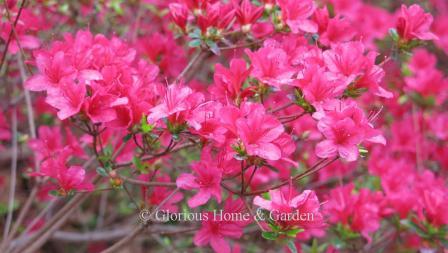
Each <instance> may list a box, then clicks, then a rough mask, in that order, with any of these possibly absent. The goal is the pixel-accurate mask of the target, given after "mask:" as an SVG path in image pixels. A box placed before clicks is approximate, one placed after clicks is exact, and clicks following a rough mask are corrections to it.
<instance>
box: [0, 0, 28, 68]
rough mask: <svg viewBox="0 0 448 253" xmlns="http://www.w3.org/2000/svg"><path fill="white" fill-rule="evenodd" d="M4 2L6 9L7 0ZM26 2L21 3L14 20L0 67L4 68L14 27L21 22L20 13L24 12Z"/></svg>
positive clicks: (24, 0)
mask: <svg viewBox="0 0 448 253" xmlns="http://www.w3.org/2000/svg"><path fill="white" fill-rule="evenodd" d="M3 3H4V5H5V9H8V6H7V3H6V1H3ZM25 3H26V0H23V1H22V3H21V4H20V7H19V11H18V12H17V16H16V19H15V20H14V24H12V25H11V31H10V32H9V35H8V40H7V41H6V45H5V48H4V49H3V55H2V59H1V61H0V69H2V67H3V64H4V63H5V60H6V54H7V53H8V49H9V44H10V43H11V39H12V35H13V33H14V29H15V27H16V25H17V23H18V22H19V19H20V15H21V14H22V10H23V7H24V6H25Z"/></svg>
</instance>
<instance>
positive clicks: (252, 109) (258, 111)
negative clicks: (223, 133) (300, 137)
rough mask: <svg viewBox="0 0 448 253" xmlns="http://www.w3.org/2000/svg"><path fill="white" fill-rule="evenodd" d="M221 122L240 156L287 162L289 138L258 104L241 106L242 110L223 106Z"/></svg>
mask: <svg viewBox="0 0 448 253" xmlns="http://www.w3.org/2000/svg"><path fill="white" fill-rule="evenodd" d="M220 116H221V122H222V124H223V125H224V127H226V128H227V129H228V130H229V132H228V139H229V141H230V142H231V145H232V148H233V149H234V150H235V151H236V152H237V153H239V154H240V155H248V156H256V157H260V158H263V159H266V160H268V161H276V160H280V159H286V158H287V156H289V155H290V154H291V153H292V152H293V151H292V152H287V150H286V148H285V147H289V145H287V144H288V140H290V136H289V135H287V134H286V133H285V130H284V127H283V125H282V124H281V123H280V121H279V120H278V119H276V118H275V117H274V116H272V115H269V114H267V113H266V111H265V108H264V107H263V106H261V105H259V104H256V103H249V102H245V103H242V104H241V106H240V109H237V108H235V107H230V106H229V107H224V108H222V109H221V111H220Z"/></svg>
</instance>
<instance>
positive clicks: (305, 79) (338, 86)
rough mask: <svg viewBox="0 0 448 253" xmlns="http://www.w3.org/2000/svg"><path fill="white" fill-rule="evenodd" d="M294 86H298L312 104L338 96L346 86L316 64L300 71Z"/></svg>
mask: <svg viewBox="0 0 448 253" xmlns="http://www.w3.org/2000/svg"><path fill="white" fill-rule="evenodd" d="M294 86H297V87H299V88H300V90H301V91H302V92H303V95H304V97H305V99H306V101H308V102H309V103H310V104H312V105H314V104H316V103H319V102H323V101H325V100H328V99H333V98H336V97H337V96H340V95H341V94H342V93H343V91H344V89H345V88H346V87H347V85H346V84H344V83H343V82H340V81H339V79H337V78H335V77H334V76H333V75H332V74H331V73H330V72H328V71H326V70H325V69H324V68H321V67H319V66H317V65H311V66H309V67H308V68H307V69H305V70H304V71H303V73H300V74H299V76H298V78H297V80H296V81H295V82H294Z"/></svg>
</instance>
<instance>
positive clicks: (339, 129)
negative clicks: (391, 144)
mask: <svg viewBox="0 0 448 253" xmlns="http://www.w3.org/2000/svg"><path fill="white" fill-rule="evenodd" d="M332 103H336V104H334V106H336V107H335V108H334V109H336V110H330V111H328V112H326V113H325V116H323V117H322V118H320V119H319V122H318V124H317V128H318V129H319V131H320V132H321V133H322V134H323V135H324V137H325V140H323V141H321V142H319V143H318V144H317V146H316V155H317V156H318V157H321V158H328V157H333V156H335V155H339V156H340V157H342V158H344V159H345V160H347V161H355V160H356V159H357V158H358V155H359V152H358V144H360V143H361V142H362V141H363V140H366V141H369V142H373V143H380V144H383V145H385V143H386V141H385V139H384V137H383V136H382V135H381V134H380V133H379V132H378V131H376V130H375V129H374V128H373V127H372V125H371V124H370V123H369V122H368V120H367V119H366V117H365V115H364V113H363V112H362V110H361V109H359V108H358V107H357V105H356V103H354V102H353V101H351V102H350V101H349V102H344V103H343V102H339V108H337V107H338V105H337V103H338V102H337V101H335V102H333V101H329V102H328V103H327V104H332Z"/></svg>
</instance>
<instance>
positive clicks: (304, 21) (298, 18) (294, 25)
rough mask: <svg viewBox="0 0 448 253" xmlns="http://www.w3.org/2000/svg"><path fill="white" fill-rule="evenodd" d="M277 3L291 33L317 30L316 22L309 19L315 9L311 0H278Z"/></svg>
mask: <svg viewBox="0 0 448 253" xmlns="http://www.w3.org/2000/svg"><path fill="white" fill-rule="evenodd" d="M278 4H279V6H280V9H281V10H282V19H284V20H285V21H286V24H287V25H288V26H289V28H291V31H292V32H293V33H298V32H300V31H303V32H307V33H315V32H317V24H316V23H314V22H313V21H312V20H310V19H309V18H310V17H311V16H312V15H313V13H314V11H315V10H316V4H315V3H314V1H313V0H302V1H296V0H278Z"/></svg>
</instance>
